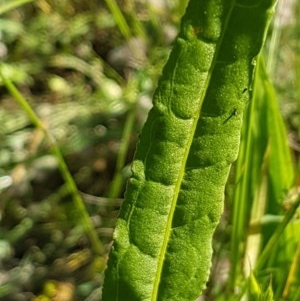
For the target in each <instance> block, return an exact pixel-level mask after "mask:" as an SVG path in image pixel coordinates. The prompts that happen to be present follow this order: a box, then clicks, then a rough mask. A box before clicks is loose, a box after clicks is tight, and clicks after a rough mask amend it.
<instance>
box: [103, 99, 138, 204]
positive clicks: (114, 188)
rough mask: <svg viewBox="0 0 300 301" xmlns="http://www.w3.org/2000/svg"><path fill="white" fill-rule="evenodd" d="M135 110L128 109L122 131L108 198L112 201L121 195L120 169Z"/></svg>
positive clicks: (126, 150) (127, 145) (124, 158)
mask: <svg viewBox="0 0 300 301" xmlns="http://www.w3.org/2000/svg"><path fill="white" fill-rule="evenodd" d="M135 108H136V106H135V105H133V106H132V108H130V110H129V112H128V114H127V118H126V122H125V125H124V131H123V134H122V139H121V145H120V150H119V153H118V158H117V163H116V169H115V174H114V177H113V181H112V184H111V188H110V191H109V196H108V197H109V198H112V199H115V198H117V197H119V196H120V193H121V189H122V182H123V181H122V169H123V167H124V165H125V160H126V154H127V152H128V148H129V144H130V135H131V133H132V128H133V124H134V120H135Z"/></svg>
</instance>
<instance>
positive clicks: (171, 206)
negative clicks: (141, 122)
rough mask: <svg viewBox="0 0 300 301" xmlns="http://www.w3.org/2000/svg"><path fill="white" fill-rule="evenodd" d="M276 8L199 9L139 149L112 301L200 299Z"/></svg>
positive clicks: (115, 255) (120, 228)
mask: <svg viewBox="0 0 300 301" xmlns="http://www.w3.org/2000/svg"><path fill="white" fill-rule="evenodd" d="M273 4H274V1H269V0H267V1H257V6H252V1H240V2H239V1H231V2H230V1H219V0H213V1H209V0H206V1H191V2H190V4H189V6H188V8H187V12H186V15H185V17H184V18H183V21H182V26H181V31H180V34H179V36H178V38H177V40H176V41H175V44H174V47H173V50H172V52H171V54H170V57H169V60H168V62H167V64H166V66H165V68H164V71H163V75H162V77H161V79H160V82H159V85H158V88H157V91H156V93H155V96H154V107H153V108H152V110H151V111H150V113H149V116H148V119H147V121H146V124H145V126H144V128H143V131H142V134H141V136H140V140H139V143H138V146H137V152H136V155H135V159H134V162H133V167H132V170H133V175H132V177H131V179H130V180H129V184H128V187H127V191H126V195H125V202H124V204H123V206H122V209H121V212H120V217H119V220H118V223H117V228H116V231H115V242H114V246H113V250H112V252H111V255H110V260H109V263H108V270H107V273H106V280H105V281H106V283H105V285H104V290H103V296H104V300H131V301H135V300H137V301H138V300H145V301H146V300H147V301H148V300H149V301H156V300H194V299H195V298H197V296H198V295H199V293H200V289H202V288H203V287H204V286H205V282H206V281H207V277H208V273H209V267H210V258H211V253H212V248H211V239H212V234H213V232H214V229H215V227H216V225H217V223H218V220H219V218H220V215H221V213H222V209H223V194H224V186H225V183H226V180H227V176H228V172H229V168H230V165H231V163H232V162H233V161H234V160H235V159H236V156H237V152H238V145H239V136H240V128H241V124H242V117H243V113H242V112H243V109H244V106H245V104H246V102H247V100H248V97H249V92H248V93H244V91H245V89H247V90H249V89H250V86H251V81H252V73H253V69H254V65H253V62H252V60H253V59H254V58H255V57H256V56H257V55H258V53H259V51H260V48H261V46H262V43H263V40H264V36H265V28H266V26H267V23H268V20H269V14H270V7H272V5H273ZM253 17H255V19H256V21H257V22H256V23H254V24H253V25H252V23H250V21H251V22H252V18H253ZM241 24H242V25H241ZM249 24H251V26H250V25H249ZM223 27H224V28H223ZM236 74H238V78H237V79H236V77H235V75H236ZM201 109H202V112H203V115H200V112H201ZM223 140H226V143H223ZM199 188H200V189H199ZM211 199H212V201H211ZM105 298H107V299H105Z"/></svg>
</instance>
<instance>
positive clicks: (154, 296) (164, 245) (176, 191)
mask: <svg viewBox="0 0 300 301" xmlns="http://www.w3.org/2000/svg"><path fill="white" fill-rule="evenodd" d="M235 5H236V0H233V1H232V5H231V7H230V9H229V11H228V14H227V17H226V18H225V22H224V24H225V26H224V29H223V31H222V33H221V36H220V38H219V43H217V45H216V49H215V54H214V57H213V59H212V63H211V67H210V69H209V72H208V75H207V79H206V82H205V86H204V89H203V90H202V93H201V95H200V99H201V101H200V106H199V110H198V114H197V115H196V116H195V117H194V121H193V124H192V127H191V128H192V130H191V131H190V136H189V139H188V143H187V147H186V149H185V152H184V156H183V160H182V165H181V168H180V172H179V175H178V179H177V182H176V184H175V188H174V194H173V198H172V202H171V208H170V211H169V215H168V219H167V226H166V231H165V235H164V238H163V243H162V247H161V251H160V254H159V257H158V265H157V272H156V277H155V280H154V285H153V290H152V296H151V301H157V296H158V290H159V284H160V279H161V273H162V269H163V265H164V259H165V254H166V251H167V247H168V242H169V237H170V233H171V229H172V221H173V216H174V212H175V207H176V204H177V199H178V195H179V192H180V188H181V183H182V180H183V177H184V174H185V166H186V162H187V159H188V156H189V153H190V149H191V146H192V143H193V138H194V135H195V132H196V128H197V124H198V121H199V118H200V113H201V107H202V104H203V101H204V98H205V95H206V92H207V89H208V87H209V84H210V80H211V77H212V74H213V71H214V68H215V65H216V61H217V58H218V55H219V50H220V47H221V45H222V43H223V38H224V34H225V32H226V29H227V26H228V22H229V20H230V17H231V14H232V10H233V8H234V7H235Z"/></svg>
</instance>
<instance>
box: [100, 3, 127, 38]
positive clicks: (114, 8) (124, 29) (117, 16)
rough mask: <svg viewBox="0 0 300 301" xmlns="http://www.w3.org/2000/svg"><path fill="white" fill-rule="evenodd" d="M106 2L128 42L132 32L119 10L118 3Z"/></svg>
mask: <svg viewBox="0 0 300 301" xmlns="http://www.w3.org/2000/svg"><path fill="white" fill-rule="evenodd" d="M105 2H106V4H107V6H108V8H109V9H110V11H111V13H112V15H113V17H114V20H115V22H116V23H117V25H118V27H119V29H120V32H121V34H122V35H123V37H124V38H125V40H127V41H128V40H129V38H130V37H131V30H130V28H129V26H128V24H127V22H126V20H125V18H124V16H123V14H122V12H121V10H120V9H119V6H118V4H117V3H116V1H115V0H105Z"/></svg>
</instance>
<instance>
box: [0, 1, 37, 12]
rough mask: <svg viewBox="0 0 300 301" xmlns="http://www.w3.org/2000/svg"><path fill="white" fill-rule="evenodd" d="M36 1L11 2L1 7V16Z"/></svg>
mask: <svg viewBox="0 0 300 301" xmlns="http://www.w3.org/2000/svg"><path fill="white" fill-rule="evenodd" d="M34 1H35V0H15V1H11V0H10V1H9V3H5V4H1V5H0V15H1V14H4V13H6V12H8V11H10V10H12V9H14V8H17V7H18V6H21V5H23V4H26V3H30V2H34Z"/></svg>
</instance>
